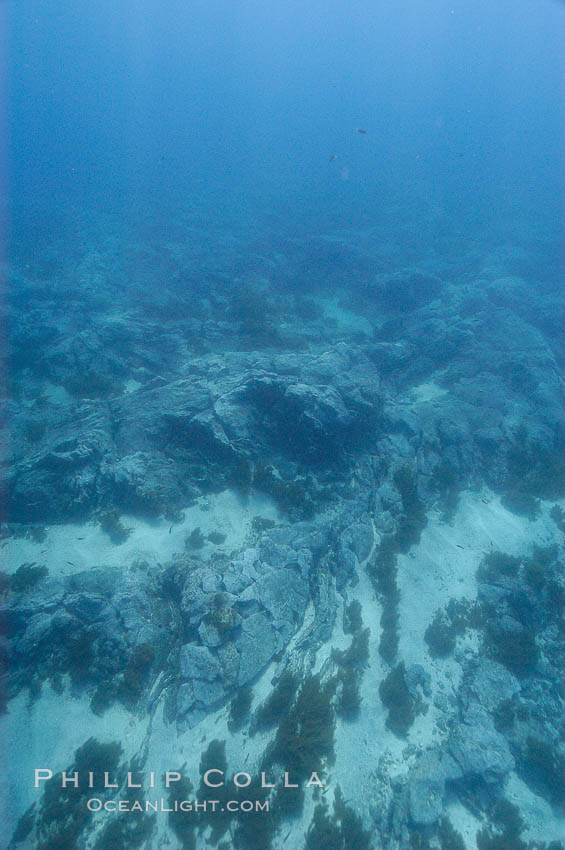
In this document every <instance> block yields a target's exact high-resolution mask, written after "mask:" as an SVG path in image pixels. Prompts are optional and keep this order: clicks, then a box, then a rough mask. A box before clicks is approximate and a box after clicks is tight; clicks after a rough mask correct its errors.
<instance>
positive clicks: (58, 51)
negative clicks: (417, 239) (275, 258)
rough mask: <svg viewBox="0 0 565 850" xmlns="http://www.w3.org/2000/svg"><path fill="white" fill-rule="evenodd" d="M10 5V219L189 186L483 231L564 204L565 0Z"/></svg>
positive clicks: (205, 193)
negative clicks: (473, 223)
mask: <svg viewBox="0 0 565 850" xmlns="http://www.w3.org/2000/svg"><path fill="white" fill-rule="evenodd" d="M1 12H2V15H3V16H4V17H5V21H6V40H7V47H8V49H7V67H6V74H5V77H6V95H7V96H6V113H7V114H6V125H7V130H8V133H7V140H8V159H7V164H8V178H7V184H8V190H9V197H10V199H11V205H12V220H13V222H16V223H17V222H19V223H20V224H22V225H23V224H24V223H25V222H26V221H27V222H28V226H29V221H30V220H31V218H30V216H31V210H32V209H35V210H36V211H37V210H41V213H42V221H43V226H46V222H47V223H48V222H49V221H52V222H56V221H57V220H58V216H60V215H61V213H62V211H63V210H64V209H65V208H66V206H68V205H72V204H77V203H78V204H80V205H82V206H88V205H90V204H92V205H94V204H100V205H102V206H103V207H105V208H107V209H109V210H119V209H124V211H125V210H128V209H130V210H131V208H133V207H137V208H138V209H144V210H145V211H148V210H151V209H156V208H160V209H161V211H163V210H167V209H170V210H172V209H173V208H174V206H175V205H176V204H178V203H179V202H181V203H182V202H184V201H185V200H187V199H190V202H192V203H194V202H196V203H201V204H203V205H206V204H208V205H209V206H210V207H213V208H214V209H216V211H218V210H220V209H221V208H223V207H224V206H225V207H226V208H227V207H230V208H231V209H232V211H233V209H234V208H235V209H236V210H243V208H244V206H245V205H248V206H249V208H252V207H253V205H255V204H257V205H259V206H261V207H263V208H264V207H269V206H271V207H272V208H273V209H278V210H279V211H281V212H282V214H283V216H284V215H286V216H288V217H290V216H292V215H293V210H294V209H296V210H297V211H298V210H299V209H301V210H302V211H304V210H305V209H307V210H308V215H315V216H319V218H320V222H321V223H323V222H324V221H325V220H326V218H327V220H331V219H332V218H333V219H335V220H336V221H337V220H340V219H343V220H344V221H347V220H353V221H354V219H355V218H356V217H357V216H358V218H359V221H365V222H366V221H370V220H371V217H372V216H375V217H378V216H379V215H382V214H383V211H384V209H385V208H390V205H391V204H396V205H397V207H398V210H399V212H398V215H402V213H401V210H403V209H405V210H406V211H407V214H408V211H410V210H413V209H414V208H415V206H417V205H418V204H419V203H420V202H421V201H422V199H424V200H425V202H426V203H432V204H433V203H437V204H440V205H442V206H443V208H444V210H445V209H448V210H449V213H450V215H453V216H454V217H458V216H460V217H461V220H463V219H473V217H475V219H477V220H478V221H479V222H482V223H483V224H484V225H485V226H488V221H489V220H491V219H492V218H493V213H494V217H495V218H497V219H504V218H505V217H508V216H511V215H514V214H518V213H521V212H522V211H524V210H526V211H528V212H530V211H532V210H533V211H534V212H536V211H537V212H539V213H548V214H549V216H550V217H551V216H553V217H554V220H555V219H556V217H557V214H558V210H559V204H560V194H561V191H562V180H563V140H564V134H563V120H564V114H563V113H564V102H565V98H564V94H565V91H564V84H563V81H564V80H565V50H564V49H563V45H564V44H565V3H562V2H559V0H536V2H533V0H431V2H424V0H409V2H402V0H361V1H360V0H306V2H305V0H165V2H163V0H159V2H157V0H136V2H131V0H130V2H126V0H97V2H95V3H93V2H92V0H50V2H45V0H18V2H17V3H16V2H14V0H4V2H3V3H2V6H1ZM356 127H364V128H366V129H367V134H366V135H361V134H359V133H357V132H356V131H355V128H356ZM334 153H337V154H338V155H339V159H337V160H335V161H334V162H332V163H330V162H329V157H330V156H331V155H332V154H334ZM36 214H37V213H36ZM226 214H227V213H226ZM14 227H16V225H14ZM16 229H17V228H16Z"/></svg>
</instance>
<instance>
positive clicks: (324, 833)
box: [305, 785, 371, 850]
mask: <svg viewBox="0 0 565 850" xmlns="http://www.w3.org/2000/svg"><path fill="white" fill-rule="evenodd" d="M305 850H371V837H370V834H369V833H368V832H366V831H365V830H364V829H363V824H362V822H361V818H360V817H359V816H358V815H357V814H355V812H354V811H353V809H352V808H351V807H350V806H347V805H346V804H345V801H344V799H343V795H342V793H341V789H340V787H339V785H338V786H337V788H336V790H335V796H334V806H333V816H330V814H329V811H328V805H327V803H326V802H325V801H324V802H323V803H320V804H318V805H317V806H316V808H315V809H314V814H313V815H312V820H311V822H310V826H309V828H308V833H307V836H306V847H305Z"/></svg>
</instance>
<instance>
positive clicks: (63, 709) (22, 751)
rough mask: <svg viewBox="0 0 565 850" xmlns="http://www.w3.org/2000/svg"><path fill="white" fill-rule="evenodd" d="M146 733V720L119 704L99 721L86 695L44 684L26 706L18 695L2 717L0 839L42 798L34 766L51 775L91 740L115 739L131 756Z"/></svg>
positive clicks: (24, 697) (24, 693) (22, 695)
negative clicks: (56, 691)
mask: <svg viewBox="0 0 565 850" xmlns="http://www.w3.org/2000/svg"><path fill="white" fill-rule="evenodd" d="M146 730H147V718H143V719H141V720H139V719H138V718H136V717H135V716H134V715H131V714H129V712H127V711H126V710H125V709H124V708H122V707H121V706H119V705H114V706H112V707H111V708H109V709H108V711H106V712H105V714H104V715H103V716H102V717H98V716H97V715H95V714H93V713H92V711H91V710H90V707H89V698H88V696H86V695H85V696H81V697H71V696H70V694H69V692H68V689H67V690H66V691H65V692H64V693H63V694H60V695H59V694H56V693H55V691H54V690H53V689H52V688H51V686H50V685H49V684H44V685H43V688H42V691H41V695H40V697H39V698H38V699H37V700H36V701H35V702H34V703H32V704H31V705H30V704H29V697H28V693H27V691H22V692H21V693H20V694H19V695H18V696H17V697H16V699H13V700H11V701H10V703H9V706H8V712H7V714H4V715H2V716H1V717H0V741H1V742H2V748H1V750H0V752H1V759H2V770H0V799H1V800H2V835H3V837H4V838H6V837H8V836H10V835H11V834H12V832H13V830H14V829H15V827H16V825H17V822H18V820H19V818H20V817H21V815H22V814H23V813H24V812H25V811H26V810H27V809H28V808H29V806H30V805H31V804H32V803H34V802H37V801H39V799H40V797H41V794H42V789H41V788H34V769H35V768H49V769H50V770H52V771H53V773H57V772H58V771H61V770H66V769H67V768H69V767H71V765H72V762H73V756H74V753H75V750H77V749H78V748H79V747H80V746H82V744H84V743H85V741H87V740H88V738H90V737H94V738H96V739H97V740H98V741H100V743H109V742H112V741H118V742H119V743H120V744H121V745H122V748H123V751H124V753H123V755H122V758H126V757H127V758H129V757H130V756H131V755H132V754H133V753H135V752H136V751H137V750H138V749H139V747H140V745H141V742H142V740H143V736H144V734H145V732H146Z"/></svg>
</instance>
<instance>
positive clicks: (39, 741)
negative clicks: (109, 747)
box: [0, 489, 565, 850]
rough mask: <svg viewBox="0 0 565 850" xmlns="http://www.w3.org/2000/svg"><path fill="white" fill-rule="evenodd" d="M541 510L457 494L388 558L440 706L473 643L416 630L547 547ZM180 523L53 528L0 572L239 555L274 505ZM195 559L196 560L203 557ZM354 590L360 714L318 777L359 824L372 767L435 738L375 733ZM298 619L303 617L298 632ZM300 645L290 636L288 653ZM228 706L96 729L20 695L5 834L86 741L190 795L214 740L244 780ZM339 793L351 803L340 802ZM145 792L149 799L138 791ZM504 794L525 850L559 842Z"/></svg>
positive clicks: (469, 827) (403, 763) (459, 814)
mask: <svg viewBox="0 0 565 850" xmlns="http://www.w3.org/2000/svg"><path fill="white" fill-rule="evenodd" d="M548 509H549V507H548V506H547V505H544V506H543V510H542V512H541V515H540V516H539V518H538V519H536V520H535V521H533V522H532V521H530V520H528V519H525V518H522V517H519V516H517V515H516V514H513V513H511V512H509V511H508V510H506V509H505V508H504V507H503V506H502V505H501V503H500V499H499V497H498V496H496V495H495V494H493V493H492V492H490V491H489V490H487V489H484V490H482V491H480V492H471V491H466V492H463V493H462V494H461V496H460V500H459V505H458V508H457V511H456V513H455V516H454V517H453V518H452V520H451V521H450V522H449V523H446V522H445V521H444V520H442V519H441V517H440V515H439V514H437V515H436V516H433V515H432V516H430V517H429V520H428V524H427V526H426V528H425V529H424V531H423V533H422V536H421V540H420V542H419V543H418V544H417V545H414V546H413V547H412V548H411V550H410V551H409V552H408V554H406V555H401V556H399V585H400V591H401V601H400V623H401V631H400V652H401V654H402V657H403V658H404V659H406V660H407V661H409V662H414V663H424V662H425V664H426V669H427V671H428V672H429V673H430V675H431V677H432V689H433V693H434V695H436V694H441V695H445V696H446V697H447V698H449V697H450V696H451V695H455V693H456V686H457V684H458V676H459V675H460V672H461V668H460V665H459V663H458V661H459V660H462V659H463V658H464V657H466V656H472V655H473V654H476V652H477V642H476V640H475V637H474V635H473V633H470V634H467V636H466V637H465V638H464V639H461V638H460V639H459V640H458V646H457V650H456V652H455V655H454V657H450V658H447V659H431V660H430V659H429V657H427V653H426V645H425V642H424V631H425V629H426V627H427V625H428V624H429V622H430V621H431V619H432V616H433V613H434V612H435V611H436V610H437V609H438V608H439V607H441V606H442V605H444V604H445V603H446V602H447V601H448V600H449V599H450V598H453V597H454V598H466V599H473V598H474V597H475V594H476V584H475V579H474V575H475V572H476V568H477V567H478V565H479V563H480V562H481V560H482V558H483V557H484V555H485V553H488V552H489V551H495V550H500V551H504V552H507V553H509V554H512V555H520V554H524V553H525V552H529V551H530V550H531V547H532V545H539V546H548V545H551V544H552V543H554V542H555V541H556V535H555V525H554V523H552V522H551V521H550V520H549V519H548ZM183 513H184V519H183V521H182V522H181V523H178V524H177V525H174V526H173V527H172V528H171V524H170V523H167V522H165V521H158V522H155V523H153V524H148V523H146V522H144V521H142V520H139V519H135V518H133V517H127V516H125V517H124V518H123V519H124V524H125V525H126V526H128V527H131V529H132V533H131V536H130V537H129V539H128V540H127V541H126V542H125V543H124V544H122V545H120V546H116V545H114V544H111V543H109V542H108V540H107V535H105V534H103V533H102V532H101V531H100V530H99V529H98V528H97V527H94V526H91V525H88V524H85V525H80V524H69V525H60V526H54V527H53V528H50V529H49V528H48V529H47V538H46V540H45V541H44V542H42V543H32V542H30V541H27V540H25V541H20V540H16V541H10V540H8V541H6V542H5V543H4V545H3V560H4V564H5V566H6V568H8V569H9V568H10V565H12V567H13V568H14V567H15V565H16V564H17V563H19V562H20V561H21V558H22V557H24V558H28V559H30V560H35V559H36V558H37V557H38V556H39V555H40V554H41V557H42V560H43V561H44V562H45V563H46V564H49V567H50V571H52V572H53V574H57V570H58V569H59V570H60V572H61V574H63V573H66V572H69V567H68V565H67V563H66V562H67V561H68V560H72V561H73V567H72V569H71V571H76V568H77V567H79V568H81V569H89V568H90V567H94V566H99V565H100V564H107V565H111V564H115V563H120V562H121V561H122V560H123V558H124V555H127V556H128V558H143V559H146V560H148V561H150V562H151V561H154V562H158V561H161V560H164V559H167V558H170V557H171V556H172V555H174V553H175V552H176V551H177V550H178V548H179V547H182V545H183V542H184V537H185V536H186V533H187V531H189V530H191V529H192V528H194V526H195V525H198V526H200V527H201V529H202V531H203V532H208V531H209V530H215V529H218V530H221V531H222V532H223V533H225V534H226V541H225V543H224V544H222V545H223V546H225V547H227V548H229V547H230V546H238V545H240V544H241V543H243V541H244V539H245V536H246V533H247V532H248V529H249V522H250V518H251V517H252V516H256V515H261V516H263V517H265V518H269V519H277V520H279V519H280V518H279V516H278V512H277V510H276V508H275V507H274V505H273V504H272V503H270V501H269V500H268V499H266V498H265V497H259V496H258V497H254V498H252V499H250V500H249V501H248V502H247V503H244V502H242V500H241V499H240V498H239V497H237V496H236V495H235V494H234V493H233V492H231V491H224V492H222V493H220V494H217V495H215V496H210V497H207V498H205V499H202V500H201V501H199V503H198V504H196V505H193V506H191V507H188V508H187V509H186V510H185V511H184V512H183ZM169 531H170V533H169ZM80 538H82V539H80ZM202 556H203V557H206V552H205V551H204V552H202ZM358 579H359V581H358V583H357V584H356V585H355V586H354V587H353V588H351V589H350V590H349V600H353V599H358V600H359V602H360V603H361V605H362V613H363V620H364V624H365V625H366V626H369V627H370V628H371V638H370V642H369V649H370V659H369V663H368V667H367V670H366V672H365V674H364V676H363V681H362V687H361V696H362V710H361V712H360V715H359V717H358V719H356V720H354V721H344V720H340V719H339V718H338V720H337V724H336V732H335V753H336V758H335V763H334V764H332V765H330V766H328V769H327V777H326V779H325V783H326V784H325V789H324V794H325V795H327V797H328V800H331V799H332V798H333V788H334V787H335V786H336V785H339V786H340V787H341V789H342V791H343V794H344V797H345V800H346V801H347V802H349V801H350V797H353V796H354V798H355V799H356V800H361V801H362V802H361V805H360V806H359V809H358V810H359V812H360V814H361V815H362V816H363V819H364V821H367V820H370V811H369V809H370V806H371V804H372V803H371V796H370V794H366V795H364V793H363V790H362V789H365V788H366V789H369V788H370V787H371V785H372V782H373V781H374V777H375V771H376V770H377V765H380V766H381V769H382V767H383V766H384V769H385V770H386V771H387V772H388V773H389V775H390V777H391V778H393V777H394V776H400V775H402V774H403V773H405V772H406V769H407V767H408V765H409V764H410V763H411V762H412V761H413V758H414V754H415V753H416V752H417V751H418V750H419V749H425V748H426V747H428V746H429V745H430V744H433V743H437V742H438V740H440V739H441V735H442V732H441V730H440V729H439V728H438V726H437V725H436V722H435V721H436V719H437V714H436V711H435V708H434V705H433V704H431V705H430V707H429V711H428V712H427V714H425V715H420V716H418V717H417V718H416V720H415V722H414V725H413V727H412V729H411V733H410V744H409V745H407V743H406V741H403V740H401V739H399V738H398V737H396V736H395V735H393V734H392V733H391V732H390V731H388V730H387V729H386V728H385V719H386V710H385V709H384V707H383V706H382V704H381V701H380V699H379V696H378V689H379V684H380V682H381V681H382V679H383V678H384V676H385V675H386V666H385V665H384V664H383V662H382V660H381V659H380V656H379V654H378V635H379V629H378V626H377V624H378V622H379V618H380V605H379V603H378V601H377V599H376V596H375V592H374V589H373V588H372V586H371V583H370V581H369V578H368V577H367V575H366V573H365V572H364V570H363V569H360V570H359V573H358ZM308 621H309V617H308V614H307V615H306V617H305V625H307V624H308ZM299 636H300V632H299V633H298V634H297V635H296V636H295V638H294V642H295V641H296V640H297V639H298V638H299ZM347 643H348V641H347V638H346V636H344V635H343V631H342V628H341V616H340V615H338V617H337V618H336V625H335V628H334V632H333V634H332V637H331V639H330V640H329V641H328V642H327V643H326V644H325V645H324V646H323V647H322V648H321V649H320V650H319V651H318V653H317V658H316V669H320V668H321V667H322V666H323V663H324V661H325V660H326V659H327V658H328V657H329V656H330V654H331V650H332V648H344V647H345V646H346V645H347ZM273 672H274V667H273V666H272V665H271V666H269V668H267V669H266V670H265V672H264V673H263V674H262V676H261V678H260V680H259V681H258V682H257V684H256V686H255V688H254V699H253V705H252V709H253V708H255V707H256V706H257V705H258V704H260V702H261V701H262V699H264V698H265V697H266V696H267V695H268V693H269V691H270V687H271V686H270V679H271V676H272V674H273ZM228 707H229V706H228ZM228 707H226V706H224V707H223V708H221V709H220V710H218V711H215V712H214V711H212V712H211V713H210V714H209V715H208V716H207V717H206V718H205V719H204V720H203V721H202V722H201V723H199V724H198V725H197V726H196V727H195V728H194V729H192V730H188V731H186V732H184V733H183V734H177V733H175V730H174V727H173V726H171V725H170V724H165V723H164V722H163V718H162V705H161V707H158V708H157V710H156V711H155V713H154V715H153V716H152V718H151V720H150V721H149V722H148V718H147V717H139V716H136V715H135V714H132V713H130V712H128V711H127V710H126V709H125V708H122V707H120V706H118V705H114V706H112V707H111V708H110V709H108V710H107V711H106V712H105V714H104V715H103V716H102V717H98V716H96V715H94V714H93V713H92V711H91V710H90V708H89V701H88V698H87V697H77V696H71V695H70V693H69V690H68V684H67V687H66V689H65V692H64V693H62V694H56V693H55V692H54V691H53V689H52V687H51V686H50V685H49V684H45V685H44V686H43V688H42V691H41V695H40V696H39V697H38V698H37V699H36V700H35V701H34V702H33V703H31V704H30V701H29V698H28V695H27V693H24V692H22V693H20V695H19V696H18V697H17V698H16V699H15V700H13V701H12V702H11V703H10V706H9V710H8V712H7V714H5V715H4V716H2V717H0V739H1V740H2V745H3V753H4V758H5V759H6V757H7V762H6V766H5V768H4V769H3V770H2V771H1V772H0V796H1V797H2V799H3V800H4V801H5V803H4V807H3V813H2V823H3V832H4V835H10V834H11V832H12V830H13V829H14V828H15V826H16V823H17V821H18V818H19V816H20V815H21V813H22V812H23V811H25V810H26V809H27V807H28V806H29V805H31V803H32V802H33V801H34V800H36V799H37V792H36V791H35V790H34V788H33V771H34V768H36V767H49V768H50V769H52V770H53V772H57V771H59V770H64V769H65V768H66V767H67V766H68V762H69V754H70V753H72V752H74V750H75V749H77V748H78V747H79V746H80V745H81V744H82V743H83V742H84V741H85V739H86V738H88V737H89V736H91V735H92V736H94V737H96V738H97V739H98V740H99V741H100V742H102V743H104V742H109V741H115V740H118V741H120V742H121V744H122V747H123V750H124V757H126V758H127V757H131V756H133V755H134V754H135V753H136V752H139V751H140V749H141V748H144V747H147V746H148V749H147V760H146V769H145V773H147V772H148V771H149V770H154V771H155V772H156V775H162V774H163V773H164V771H165V770H170V769H175V768H176V767H179V766H181V765H182V764H183V763H185V762H186V763H187V764H188V765H191V768H187V771H186V772H187V774H188V775H190V776H192V778H193V784H195V785H197V784H198V781H197V775H196V774H195V773H191V770H192V771H194V769H195V767H196V765H197V764H198V761H199V756H200V753H201V751H202V750H203V748H204V747H205V746H206V744H207V742H209V741H210V740H212V739H213V738H219V739H221V740H225V741H226V755H227V761H228V765H229V766H230V768H231V767H232V766H234V767H235V766H236V765H237V767H238V768H240V769H241V770H246V771H248V772H250V773H251V774H253V770H254V768H256V767H258V764H259V761H260V758H261V755H262V753H263V751H264V748H265V745H266V744H267V743H268V741H269V737H270V735H269V733H257V734H256V735H254V736H253V737H249V736H248V734H247V733H246V732H245V731H243V732H237V733H232V732H229V731H228V729H227V719H228ZM349 789H356V791H355V792H354V794H351V795H350V794H349V793H348V790H349ZM359 789H361V791H359ZM152 793H156V792H151V791H150V792H149V794H152ZM505 793H506V797H507V799H509V800H510V801H511V802H513V803H515V804H516V805H518V806H519V808H520V810H521V812H522V815H523V817H524V820H525V822H526V831H525V833H524V837H525V838H532V839H537V840H543V841H547V842H550V841H552V840H559V839H560V838H561V837H562V836H563V834H565V817H560V816H559V815H558V814H556V812H555V810H553V809H552V807H551V806H550V805H549V804H548V803H547V802H546V800H544V799H543V798H542V797H541V796H539V795H537V794H535V793H533V792H532V791H531V790H530V788H528V786H527V785H526V784H525V783H524V782H523V781H522V780H521V779H520V778H519V777H518V776H517V775H516V774H515V773H512V774H511V775H510V777H509V779H508V782H507V785H506V792H505ZM149 794H148V796H149ZM152 799H153V797H152ZM313 808H314V800H313V798H312V797H309V796H308V794H307V795H306V802H305V807H304V812H303V815H302V817H301V818H300V819H297V820H295V821H289V822H288V824H285V825H284V826H283V829H282V831H281V835H282V836H284V841H282V839H281V838H280V837H279V838H278V839H275V842H274V846H275V848H277V850H279V848H280V850H282V848H283V847H285V848H288V847H298V846H300V842H301V841H302V836H303V835H304V832H305V830H306V829H307V826H308V823H309V822H310V819H311V815H312V811H313ZM446 812H447V813H448V814H449V817H450V819H451V821H452V823H453V825H454V826H455V827H456V829H457V830H458V831H459V832H460V833H461V834H462V835H463V837H464V840H465V843H466V846H467V848H469V850H475V848H476V843H475V836H476V833H477V830H478V828H479V827H480V825H481V824H480V822H479V821H478V820H477V819H476V818H474V817H473V815H471V814H470V812H469V811H468V810H467V809H466V808H465V807H463V806H462V805H461V803H460V802H458V801H457V800H456V799H453V800H452V801H451V802H449V801H448V803H447V806H446ZM166 817H167V816H166V814H159V815H158V816H157V831H156V832H155V833H154V834H153V838H152V839H151V847H153V848H157V847H166V846H171V845H170V842H171V841H172V842H173V844H172V846H174V842H175V840H176V839H174V838H173V837H172V836H171V833H170V831H169V830H168V828H167V824H166ZM99 823H100V821H99ZM94 826H95V827H96V815H95V820H94ZM95 838H96V830H94V831H93V833H92V842H91V843H92V844H93V843H94V841H95ZM198 846H199V847H200V846H201V847H204V846H206V842H205V840H204V838H201V839H199V844H198Z"/></svg>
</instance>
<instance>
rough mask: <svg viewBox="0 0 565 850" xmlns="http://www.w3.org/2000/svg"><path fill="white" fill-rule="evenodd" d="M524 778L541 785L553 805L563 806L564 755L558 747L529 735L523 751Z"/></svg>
mask: <svg viewBox="0 0 565 850" xmlns="http://www.w3.org/2000/svg"><path fill="white" fill-rule="evenodd" d="M524 778H525V779H526V780H528V782H529V783H530V784H532V785H533V786H534V787H538V788H539V787H541V788H542V789H543V790H544V791H545V793H546V794H547V795H548V796H549V799H550V800H551V802H552V804H553V805H555V806H559V807H561V808H563V807H565V755H564V754H563V752H562V751H561V750H560V749H559V747H554V746H551V745H550V744H549V743H548V742H547V741H542V740H540V739H539V738H535V737H533V736H530V737H529V738H528V739H527V741H526V749H525V753H524Z"/></svg>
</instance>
